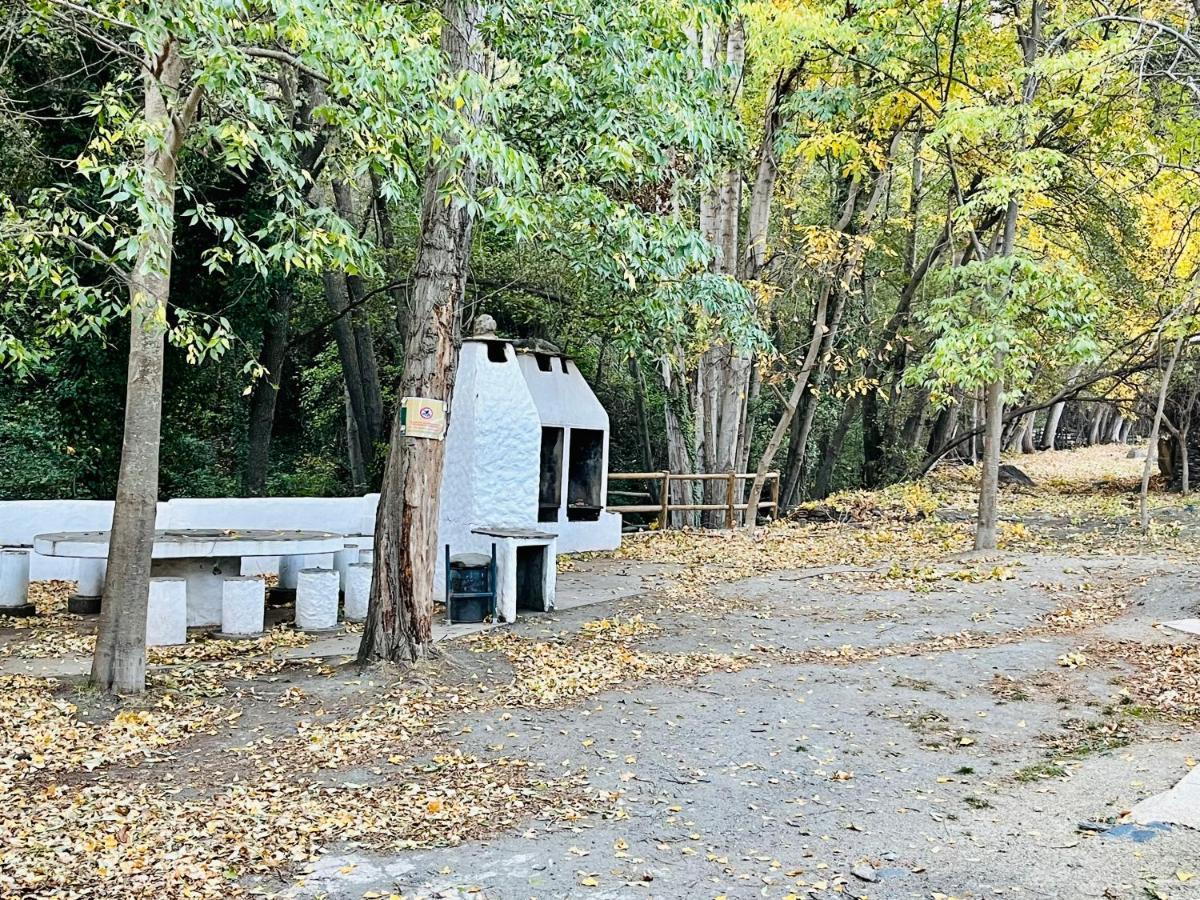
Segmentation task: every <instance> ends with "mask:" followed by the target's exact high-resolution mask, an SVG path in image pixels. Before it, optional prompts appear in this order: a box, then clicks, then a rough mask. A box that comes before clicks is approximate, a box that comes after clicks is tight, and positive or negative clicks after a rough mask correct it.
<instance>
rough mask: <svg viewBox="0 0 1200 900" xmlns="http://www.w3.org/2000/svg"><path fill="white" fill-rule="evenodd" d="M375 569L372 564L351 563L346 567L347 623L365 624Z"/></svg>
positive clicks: (345, 608)
mask: <svg viewBox="0 0 1200 900" xmlns="http://www.w3.org/2000/svg"><path fill="white" fill-rule="evenodd" d="M374 571H375V567H374V566H373V565H371V564H370V563H364V562H357V563H351V564H350V565H348V566H347V567H346V594H345V603H344V611H345V614H346V621H347V622H363V621H366V618H367V604H368V602H369V601H370V599H371V574H372V573H373V572H374Z"/></svg>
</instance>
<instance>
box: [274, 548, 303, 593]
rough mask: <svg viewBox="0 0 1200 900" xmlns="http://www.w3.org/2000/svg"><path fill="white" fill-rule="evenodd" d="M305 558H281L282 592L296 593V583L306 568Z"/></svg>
mask: <svg viewBox="0 0 1200 900" xmlns="http://www.w3.org/2000/svg"><path fill="white" fill-rule="evenodd" d="M303 564H304V557H303V556H281V557H279V589H280V590H282V591H294V590H295V589H296V582H297V580H298V579H299V576H300V570H301V569H302V568H303V567H304V566H303Z"/></svg>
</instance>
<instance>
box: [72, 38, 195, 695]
mask: <svg viewBox="0 0 1200 900" xmlns="http://www.w3.org/2000/svg"><path fill="white" fill-rule="evenodd" d="M182 76H183V60H182V59H181V58H180V56H179V50H178V47H177V45H176V43H175V41H174V40H173V39H172V38H170V37H168V38H167V39H166V41H165V43H164V45H163V47H162V49H161V51H160V53H159V54H158V56H157V58H155V59H153V60H150V61H149V62H148V64H147V67H146V70H145V74H144V75H143V85H144V90H145V99H144V101H143V103H144V115H145V121H146V125H147V129H148V133H149V135H150V137H149V139H148V140H147V142H146V151H145V155H144V157H143V161H142V186H143V189H144V191H145V197H146V201H145V209H144V211H143V213H142V218H141V221H140V223H139V238H140V244H139V248H138V255H137V258H136V260H135V263H134V268H133V271H132V273H131V274H130V278H129V303H130V312H129V320H130V328H129V367H128V381H127V383H126V387H125V432H124V436H123V439H122V444H121V467H120V472H119V474H118V476H117V496H116V504H115V506H114V507H113V522H112V531H111V535H110V538H109V545H108V572H107V574H106V576H105V579H104V604H103V606H102V607H101V610H100V623H99V630H98V631H97V634H96V650H95V655H94V656H93V658H92V673H91V680H92V684H94V685H95V686H96V687H98V688H100V689H101V690H103V691H113V692H116V693H138V692H140V691H143V690H145V687H146V599H147V596H148V593H149V590H150V558H151V553H152V551H153V548H154V524H155V522H154V518H155V513H156V511H157V501H158V451H159V444H160V433H161V425H162V373H163V354H164V349H165V346H164V345H165V340H166V337H165V336H166V311H167V303H168V301H169V300H170V294H171V245H172V241H173V239H174V234H175V174H176V157H177V154H178V152H179V148H180V146H181V145H182V143H183V138H184V134H185V132H186V130H187V127H188V124H189V123H190V122H191V119H192V117H193V115H194V112H195V108H196V105H197V104H198V103H199V99H200V94H199V89H197V90H196V91H193V92H192V94H191V96H189V97H188V98H187V100H186V101H185V102H184V103H183V104H182V106H181V108H179V109H176V110H172V109H171V108H170V105H169V104H170V101H171V100H172V99H173V98H174V97H176V96H177V94H178V92H179V85H180V82H181V80H182Z"/></svg>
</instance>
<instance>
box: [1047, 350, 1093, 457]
mask: <svg viewBox="0 0 1200 900" xmlns="http://www.w3.org/2000/svg"><path fill="white" fill-rule="evenodd" d="M1082 369H1083V367H1082V366H1079V365H1075V366H1072V367H1071V369H1070V371H1069V372H1067V381H1066V384H1067V385H1070V384H1071V383H1072V382H1073V381H1074V380H1075V379H1076V378H1078V377H1079V373H1080V372H1081V371H1082ZM1066 408H1067V401H1066V400H1059V401H1058V402H1057V403H1055V404H1054V405H1053V406H1052V407H1050V410H1049V412H1047V413H1046V424H1045V425H1044V426H1043V427H1042V437H1041V440H1039V441H1038V446H1039V447H1040V448H1041V449H1042V450H1053V449H1054V442H1055V441H1056V440H1057V439H1058V425H1059V422H1061V421H1062V415H1063V410H1065V409H1066Z"/></svg>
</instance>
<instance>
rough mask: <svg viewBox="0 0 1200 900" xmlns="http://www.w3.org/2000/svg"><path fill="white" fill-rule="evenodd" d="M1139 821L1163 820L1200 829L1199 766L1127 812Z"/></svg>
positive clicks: (1140, 822) (1148, 822) (1147, 822)
mask: <svg viewBox="0 0 1200 900" xmlns="http://www.w3.org/2000/svg"><path fill="white" fill-rule="evenodd" d="M1129 818H1130V819H1131V820H1132V821H1134V822H1137V823H1138V824H1139V825H1149V824H1150V823H1152V822H1166V823H1168V824H1171V825H1183V826H1185V827H1187V828H1195V829H1198V830H1200V766H1197V767H1195V768H1193V769H1192V770H1191V771H1189V772H1188V773H1187V774H1186V775H1184V776H1183V778H1182V779H1181V780H1180V781H1179V782H1178V783H1177V784H1176V785H1175V786H1174V787H1173V788H1171V789H1170V790H1168V791H1164V792H1163V793H1161V794H1157V795H1155V796H1153V797H1147V798H1146V799H1145V800H1143V801H1142V802H1141V803H1139V804H1137V805H1136V806H1135V807H1134V808H1133V809H1132V810H1130V812H1129Z"/></svg>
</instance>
